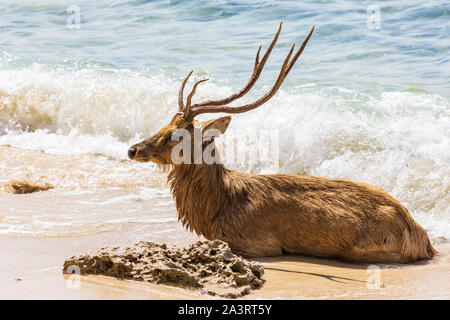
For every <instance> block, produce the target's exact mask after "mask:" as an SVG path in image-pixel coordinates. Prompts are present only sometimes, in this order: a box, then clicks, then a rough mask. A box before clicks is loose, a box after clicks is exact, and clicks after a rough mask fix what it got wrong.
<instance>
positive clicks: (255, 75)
mask: <svg viewBox="0 0 450 320" xmlns="http://www.w3.org/2000/svg"><path fill="white" fill-rule="evenodd" d="M282 26H283V22H280V26H279V27H278V31H277V33H276V34H275V36H274V38H273V40H272V43H271V44H270V46H269V48H267V51H266V53H265V54H264V56H263V58H262V60H261V61H259V54H260V51H261V46H259V48H258V51H257V52H256V58H255V66H254V67H253V73H252V76H251V77H250V80H249V81H248V83H247V85H246V86H245V87H244V88H243V89H242V90H241V91H239V92H238V93H235V94H232V95H231V96H229V97H227V98H224V99H220V100H208V101H205V102H202V103H197V104H194V105H192V108H193V109H194V108H197V107H204V106H221V105H225V104H229V103H231V102H233V101H234V100H236V99H239V98H241V97H242V96H244V95H245V94H246V93H247V92H249V91H250V89H251V88H252V87H253V85H254V84H255V83H256V81H257V80H258V78H259V76H260V75H261V72H262V70H263V68H264V65H265V64H266V62H267V59H269V56H270V54H271V52H272V49H273V48H274V47H275V44H276V43H277V40H278V36H279V35H280V33H281V28H282Z"/></svg>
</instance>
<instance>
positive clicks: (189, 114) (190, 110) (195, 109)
mask: <svg viewBox="0 0 450 320" xmlns="http://www.w3.org/2000/svg"><path fill="white" fill-rule="evenodd" d="M281 27H282V23H280V27H279V28H278V31H277V33H276V34H275V37H274V39H273V41H272V43H271V45H270V47H269V48H268V49H267V51H266V53H265V54H264V57H263V59H262V60H261V62H259V53H260V50H261V46H260V47H259V49H258V52H257V53H256V59H255V66H254V68H253V74H252V76H251V78H250V80H249V82H248V83H247V85H246V86H245V87H244V88H243V89H242V90H241V91H239V92H238V93H235V94H233V95H231V96H229V97H227V98H224V99H220V100H208V101H205V102H202V103H198V104H194V105H192V106H191V100H192V97H193V95H194V93H195V90H196V89H197V86H198V85H199V84H200V83H201V82H204V81H207V80H208V79H204V80H200V81H198V82H196V83H195V85H194V87H193V89H192V91H191V93H190V94H189V96H188V99H187V105H186V107H184V106H183V90H184V87H185V85H186V82H187V80H188V79H189V77H190V75H191V74H192V71H191V72H190V73H189V75H188V76H187V77H186V79H185V80H184V82H183V84H182V85H181V88H180V94H179V107H180V110H179V111H180V112H181V111H183V110H184V115H183V117H184V118H185V119H186V120H189V121H192V120H193V119H194V117H195V116H197V115H199V114H202V113H221V112H223V113H243V112H247V111H250V110H253V109H256V108H257V107H259V106H261V105H263V104H264V103H266V102H267V101H268V100H270V98H272V97H273V96H274V95H275V93H276V92H277V91H278V89H279V88H280V86H281V84H282V83H283V81H284V79H285V78H286V76H287V75H288V73H289V71H291V69H292V67H293V66H294V64H295V62H296V61H297V59H298V58H299V57H300V55H301V54H302V52H303V50H304V49H305V46H306V44H307V43H308V41H309V39H310V38H311V35H312V33H313V32H314V26H313V27H312V29H311V31H310V32H309V34H308V36H307V37H306V38H305V40H304V41H303V43H302V45H301V46H300V49H299V50H298V51H297V52H296V53H295V55H294V56H293V57H292V59H291V56H292V53H293V52H294V47H295V44H293V45H292V47H291V50H290V51H289V53H288V55H287V57H286V59H285V60H284V63H283V66H282V67H281V71H280V74H279V75H278V78H277V81H276V82H275V84H274V85H273V87H272V89H271V90H270V91H269V92H267V93H266V94H265V95H264V96H263V97H261V98H260V99H258V100H256V101H255V102H253V103H250V104H246V105H244V106H239V107H230V106H227V105H226V104H229V103H230V102H232V101H234V100H236V99H238V98H240V97H242V96H243V95H245V94H246V93H247V92H248V91H249V90H250V89H251V88H252V87H253V85H254V84H255V82H256V81H257V80H258V78H259V76H260V74H261V72H262V69H263V68H264V65H265V63H266V61H267V59H268V58H269V55H270V53H271V52H272V49H273V47H274V46H275V43H276V42H277V40H278V35H279V34H280V32H281Z"/></svg>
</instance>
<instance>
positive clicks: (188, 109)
mask: <svg viewBox="0 0 450 320" xmlns="http://www.w3.org/2000/svg"><path fill="white" fill-rule="evenodd" d="M208 80H209V79H202V80H200V81H197V82H196V83H195V84H194V86H193V87H192V91H191V93H190V94H189V95H188V97H187V101H186V108H185V109H184V118H185V119H188V118H189V119H191V118H193V117H190V115H189V113H190V110H191V100H192V97H193V96H194V94H195V91H196V90H197V86H198V85H199V84H200V83H202V82H205V81H208Z"/></svg>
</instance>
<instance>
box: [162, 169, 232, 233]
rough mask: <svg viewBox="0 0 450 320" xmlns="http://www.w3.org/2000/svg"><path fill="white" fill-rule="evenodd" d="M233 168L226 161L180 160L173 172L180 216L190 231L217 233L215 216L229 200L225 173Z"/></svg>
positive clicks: (173, 191)
mask: <svg viewBox="0 0 450 320" xmlns="http://www.w3.org/2000/svg"><path fill="white" fill-rule="evenodd" d="M228 172H229V170H228V169H226V168H225V166H224V165H222V164H210V165H208V164H180V165H175V166H174V167H173V168H172V170H171V171H170V173H169V178H168V180H169V184H170V188H171V190H172V194H173V196H174V198H175V204H176V207H177V210H178V217H179V219H181V220H182V222H183V225H185V226H186V227H187V228H188V229H189V230H190V231H195V232H196V233H197V234H199V235H203V236H205V237H206V238H210V237H213V235H214V234H215V232H216V231H215V230H214V223H213V221H214V219H215V218H216V217H217V215H219V214H220V212H221V208H223V204H224V203H225V196H226V185H225V177H226V175H227V174H228Z"/></svg>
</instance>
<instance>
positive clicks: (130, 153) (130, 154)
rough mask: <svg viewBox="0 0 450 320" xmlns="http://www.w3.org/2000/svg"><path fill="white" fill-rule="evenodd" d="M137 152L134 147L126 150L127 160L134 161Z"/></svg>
mask: <svg viewBox="0 0 450 320" xmlns="http://www.w3.org/2000/svg"><path fill="white" fill-rule="evenodd" d="M136 153H137V150H136V148H134V147H131V148H130V149H128V158H130V159H131V160H133V159H134V157H135V156H136Z"/></svg>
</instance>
